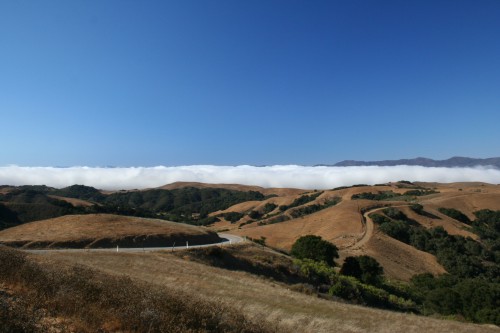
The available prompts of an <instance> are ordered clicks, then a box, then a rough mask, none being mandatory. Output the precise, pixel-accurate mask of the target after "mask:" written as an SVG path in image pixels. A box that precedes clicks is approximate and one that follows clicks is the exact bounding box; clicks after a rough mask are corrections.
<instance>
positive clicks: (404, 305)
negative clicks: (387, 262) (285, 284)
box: [291, 235, 418, 312]
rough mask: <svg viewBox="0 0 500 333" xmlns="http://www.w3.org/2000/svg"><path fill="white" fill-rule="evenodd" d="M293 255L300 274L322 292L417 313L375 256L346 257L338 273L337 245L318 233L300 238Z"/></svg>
mask: <svg viewBox="0 0 500 333" xmlns="http://www.w3.org/2000/svg"><path fill="white" fill-rule="evenodd" d="M291 254H292V256H294V257H295V258H297V259H295V260H294V263H295V265H297V267H298V270H299V273H300V274H301V276H303V277H304V278H306V279H307V280H308V281H310V282H311V283H313V284H314V285H315V286H316V287H317V288H318V290H320V291H321V290H324V291H325V292H326V293H328V294H329V295H331V296H335V297H339V298H342V299H345V300H348V301H351V302H354V303H358V304H365V305H369V306H375V307H379V308H386V309H394V310H400V311H413V312H418V310H417V308H416V305H415V302H414V301H412V300H411V299H409V296H408V293H407V291H406V290H405V289H404V288H401V286H399V285H396V284H390V283H388V282H387V281H385V280H384V278H383V268H382V266H380V264H379V263H378V262H377V261H376V260H375V259H374V258H372V257H369V256H357V257H347V258H346V260H345V262H344V264H343V265H342V267H341V268H340V272H337V271H336V270H335V269H334V266H335V261H334V259H336V258H338V249H337V247H336V246H335V245H334V244H332V243H330V242H328V241H325V240H323V239H322V238H321V237H319V236H315V235H307V236H303V237H300V238H299V239H298V240H297V241H296V242H295V243H294V245H293V246H292V251H291Z"/></svg>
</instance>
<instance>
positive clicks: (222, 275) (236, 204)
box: [0, 181, 500, 332]
mask: <svg viewBox="0 0 500 333" xmlns="http://www.w3.org/2000/svg"><path fill="white" fill-rule="evenodd" d="M217 233H226V234H232V235H237V236H241V237H243V238H244V239H246V240H247V241H246V242H244V243H242V244H236V245H224V246H221V245H216V246H214V247H208V248H203V249H188V250H185V251H175V252H172V251H169V250H168V248H169V247H172V246H174V245H175V244H183V243H185V242H186V241H189V244H193V245H195V244H218V243H219V242H220V241H221V239H220V237H219V236H218V234H217ZM499 234H500V186H499V185H493V184H485V183H451V184H440V183H421V182H408V181H399V182H393V183H385V184H377V185H373V186H368V185H363V184H360V185H355V186H350V187H341V188H336V189H328V190H314V189H310V190H304V189H286V188H279V189H278V188H276V189H274V188H261V187H256V186H244V185H237V184H202V183H174V184H169V185H166V186H163V187H160V188H155V189H144V190H133V191H114V192H109V191H101V190H99V189H95V188H92V187H87V186H82V185H74V186H70V187H67V188H63V189H55V188H50V187H47V186H19V187H13V186H2V187H0V244H2V245H3V246H1V247H0V263H1V266H2V267H5V269H2V272H1V273H0V305H1V307H0V323H2V324H3V327H6V328H9V329H10V330H9V329H4V331H2V329H0V332H10V331H16V329H17V331H33V332H48V331H50V332H95V331H101V332H166V331H169V332H174V331H178V332H188V331H189V332H290V331H294V332H331V331H339V332H394V331H408V332H421V331H427V330H431V331H453V332H500V329H499V328H498V326H496V325H499V324H500V310H499V309H500V281H499V277H500V237H499ZM307 235H314V236H319V237H321V241H324V242H326V243H329V244H333V245H334V247H335V258H334V259H335V265H329V264H328V263H326V262H324V261H321V260H316V258H313V257H311V258H309V257H307V256H306V257H304V256H301V255H296V254H295V253H296V252H294V247H296V245H294V244H297V242H298V240H299V239H300V238H301V237H303V236H307ZM117 246H118V247H120V248H123V247H131V248H143V249H144V251H143V252H139V253H124V252H116V251H108V252H90V251H82V252H55V251H54V252H50V251H48V252H45V253H43V254H30V253H27V252H25V251H23V250H27V249H60V248H72V249H98V248H110V249H111V248H112V249H114V248H116V247H117ZM148 247H165V248H166V249H165V251H158V252H148V251H147V248H148ZM291 254H292V255H291ZM346 263H354V264H355V266H356V265H357V266H356V269H352V266H349V265H347V264H346ZM349 267H351V269H349Z"/></svg>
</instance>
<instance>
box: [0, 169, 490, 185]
mask: <svg viewBox="0 0 500 333" xmlns="http://www.w3.org/2000/svg"><path fill="white" fill-rule="evenodd" d="M398 180H409V181H428V182H441V183H450V182H467V181H479V182H486V183H493V184H498V183H500V170H499V169H493V168H482V167H477V168H427V167H420V166H391V167H380V166H366V167H306V166H297V165H277V166H267V167H254V166H248V165H241V166H213V165H194V166H178V167H165V166H158V167H130V168H93V167H70V168H53V167H20V166H6V167H0V185H41V184H43V185H48V186H52V187H57V188H61V187H66V186H69V185H73V184H82V185H88V186H93V187H96V188H99V189H105V190H119V189H135V188H137V189H141V188H151V187H158V186H162V185H166V184H170V183H173V182H177V181H186V182H203V183H214V184H229V183H230V184H245V185H258V186H262V187H295V188H303V189H328V188H333V187H338V186H349V185H354V184H370V185H371V184H377V183H385V182H390V181H398Z"/></svg>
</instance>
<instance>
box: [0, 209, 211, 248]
mask: <svg viewBox="0 0 500 333" xmlns="http://www.w3.org/2000/svg"><path fill="white" fill-rule="evenodd" d="M186 241H189V243H190V244H192V245H195V244H205V243H214V242H217V241H220V238H219V237H218V236H217V234H216V233H215V232H213V231H209V230H206V229H202V228H200V227H195V226H191V225H187V224H181V223H174V222H169V221H164V220H156V219H146V218H138V217H128V216H120V215H110V214H90V215H66V216H61V217H57V218H54V219H48V220H43V221H37V222H31V223H26V224H22V225H20V226H17V227H12V228H8V229H5V230H2V231H0V243H3V244H6V245H11V246H16V247H19V246H21V247H24V248H46V247H49V248H57V247H64V248H67V247H70V248H98V247H114V246H117V245H119V246H122V247H143V246H146V247H151V246H172V245H173V243H174V242H175V243H176V244H178V245H180V244H185V242H186Z"/></svg>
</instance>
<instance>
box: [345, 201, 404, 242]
mask: <svg viewBox="0 0 500 333" xmlns="http://www.w3.org/2000/svg"><path fill="white" fill-rule="evenodd" d="M408 206H410V205H397V206H384V207H377V208H373V209H370V210H368V211H366V212H365V213H363V218H362V222H361V223H363V235H362V236H361V238H360V239H359V240H358V241H357V242H356V243H354V244H353V245H351V246H349V247H347V249H350V250H359V249H361V247H363V246H364V245H365V244H366V243H368V241H369V240H370V239H371V238H372V236H373V230H374V229H375V227H374V225H373V221H372V219H371V218H370V216H369V215H370V214H372V213H375V212H378V211H381V210H384V209H386V208H399V207H408Z"/></svg>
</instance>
